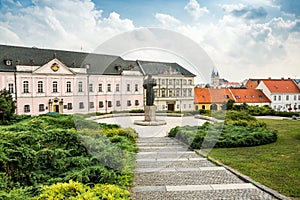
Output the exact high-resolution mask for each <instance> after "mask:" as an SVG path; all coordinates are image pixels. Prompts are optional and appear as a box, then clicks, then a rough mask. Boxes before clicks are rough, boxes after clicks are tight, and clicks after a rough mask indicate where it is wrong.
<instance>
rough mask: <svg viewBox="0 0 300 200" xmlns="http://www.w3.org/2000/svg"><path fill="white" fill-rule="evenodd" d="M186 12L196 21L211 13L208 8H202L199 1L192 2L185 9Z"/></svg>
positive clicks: (193, 0) (191, 0)
mask: <svg viewBox="0 0 300 200" xmlns="http://www.w3.org/2000/svg"><path fill="white" fill-rule="evenodd" d="M184 10H186V11H187V12H188V13H189V14H190V15H191V16H192V17H193V18H194V20H198V19H199V17H201V16H202V15H204V14H207V13H209V11H208V9H207V8H206V7H203V8H201V7H200V4H199V3H198V2H197V0H190V1H189V3H188V4H187V5H186V6H185V7H184Z"/></svg>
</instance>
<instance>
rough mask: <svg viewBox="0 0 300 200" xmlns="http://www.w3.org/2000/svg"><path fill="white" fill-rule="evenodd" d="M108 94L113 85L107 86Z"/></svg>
mask: <svg viewBox="0 0 300 200" xmlns="http://www.w3.org/2000/svg"><path fill="white" fill-rule="evenodd" d="M107 92H111V84H110V83H109V84H107Z"/></svg>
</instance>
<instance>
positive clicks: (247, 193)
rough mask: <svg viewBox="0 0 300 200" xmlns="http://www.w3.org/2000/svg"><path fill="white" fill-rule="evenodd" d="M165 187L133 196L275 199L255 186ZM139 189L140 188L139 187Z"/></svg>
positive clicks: (197, 199) (143, 198) (194, 199)
mask: <svg viewBox="0 0 300 200" xmlns="http://www.w3.org/2000/svg"><path fill="white" fill-rule="evenodd" d="M159 189H160V190H159ZM164 189H165V188H157V190H154V191H153V190H152V189H151V188H150V190H149V191H139V192H138V191H134V190H135V189H134V188H133V191H134V192H133V193H132V198H133V199H136V200H183V199H186V200H220V199H228V200H236V199H239V200H274V199H275V198H274V197H272V196H271V195H269V194H266V193H264V192H262V191H261V190H258V189H255V188H248V189H216V190H212V189H211V190H199V191H195V190H194V191H166V190H164ZM137 190H138V189H137Z"/></svg>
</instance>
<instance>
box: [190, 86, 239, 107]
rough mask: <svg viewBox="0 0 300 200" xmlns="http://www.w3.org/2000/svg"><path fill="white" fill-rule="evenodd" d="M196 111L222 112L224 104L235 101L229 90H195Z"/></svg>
mask: <svg viewBox="0 0 300 200" xmlns="http://www.w3.org/2000/svg"><path fill="white" fill-rule="evenodd" d="M194 99H195V110H200V109H203V110H221V109H222V105H223V103H224V102H227V101H228V100H229V99H233V97H232V95H231V93H230V91H229V89H227V88H226V89H217V88H195V89H194Z"/></svg>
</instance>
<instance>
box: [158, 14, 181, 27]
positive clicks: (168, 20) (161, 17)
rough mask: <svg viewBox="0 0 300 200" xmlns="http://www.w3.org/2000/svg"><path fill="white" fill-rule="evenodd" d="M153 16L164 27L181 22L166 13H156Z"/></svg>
mask: <svg viewBox="0 0 300 200" xmlns="http://www.w3.org/2000/svg"><path fill="white" fill-rule="evenodd" d="M155 18H156V19H157V20H158V21H159V22H160V23H161V24H162V25H163V26H164V27H172V26H177V25H179V24H180V23H181V22H180V21H179V20H178V19H176V18H175V17H173V16H171V15H168V14H163V13H156V14H155Z"/></svg>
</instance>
